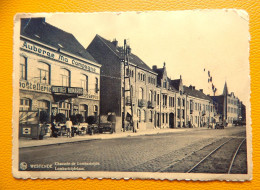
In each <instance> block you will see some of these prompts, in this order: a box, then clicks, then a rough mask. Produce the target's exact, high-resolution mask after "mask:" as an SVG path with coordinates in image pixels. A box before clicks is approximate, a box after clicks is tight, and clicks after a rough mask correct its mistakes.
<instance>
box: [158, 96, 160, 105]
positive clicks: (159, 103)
mask: <svg viewBox="0 0 260 190" xmlns="http://www.w3.org/2000/svg"><path fill="white" fill-rule="evenodd" d="M157 105H158V106H159V105H160V94H157Z"/></svg>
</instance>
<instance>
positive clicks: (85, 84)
mask: <svg viewBox="0 0 260 190" xmlns="http://www.w3.org/2000/svg"><path fill="white" fill-rule="evenodd" d="M81 87H82V88H83V89H84V90H85V91H88V76H87V75H82V77H81Z"/></svg>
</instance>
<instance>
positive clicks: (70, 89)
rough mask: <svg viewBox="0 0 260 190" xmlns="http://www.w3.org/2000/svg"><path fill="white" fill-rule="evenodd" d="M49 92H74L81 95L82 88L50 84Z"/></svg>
mask: <svg viewBox="0 0 260 190" xmlns="http://www.w3.org/2000/svg"><path fill="white" fill-rule="evenodd" d="M51 92H52V93H53V94H76V95H79V96H80V95H83V88H78V87H66V86H52V88H51Z"/></svg>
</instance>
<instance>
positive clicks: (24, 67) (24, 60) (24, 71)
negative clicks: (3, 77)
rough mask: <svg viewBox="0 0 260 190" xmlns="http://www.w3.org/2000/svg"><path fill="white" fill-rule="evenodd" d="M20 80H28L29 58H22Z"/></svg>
mask: <svg viewBox="0 0 260 190" xmlns="http://www.w3.org/2000/svg"><path fill="white" fill-rule="evenodd" d="M20 79H21V80H27V58H26V57H24V56H21V57H20Z"/></svg>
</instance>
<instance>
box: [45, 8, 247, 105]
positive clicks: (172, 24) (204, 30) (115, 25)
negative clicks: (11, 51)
mask: <svg viewBox="0 0 260 190" xmlns="http://www.w3.org/2000/svg"><path fill="white" fill-rule="evenodd" d="M241 14H242V16H241ZM241 14H240V15H239V14H237V13H236V11H234V10H203V11H198V10H197V11H177V12H142V13H135V12H128V13H120V14H119V13H89V14H75V13H73V14H54V15H52V16H50V15H46V22H48V23H50V24H52V25H54V26H56V27H58V28H61V29H63V30H64V31H66V32H69V33H72V34H73V35H74V36H75V37H76V38H77V40H78V41H79V42H80V43H81V44H82V45H83V46H84V47H85V48H86V47H87V46H88V45H89V43H90V42H91V41H92V40H93V38H94V37H95V35H96V34H99V35H100V36H102V37H104V38H106V39H108V40H113V39H114V38H116V39H117V40H118V41H119V45H123V40H124V39H127V41H128V43H129V44H130V46H131V48H132V53H134V54H136V55H137V56H139V57H140V58H141V59H142V60H143V61H144V62H145V63H146V64H147V65H149V66H150V67H152V66H153V65H157V66H158V67H162V66H163V62H166V68H167V74H168V76H169V77H171V78H172V79H176V78H179V77H180V75H182V79H183V83H184V84H185V85H187V86H188V85H190V84H192V85H193V86H196V89H200V88H203V89H204V92H205V93H206V94H208V93H210V94H211V95H212V91H211V90H210V89H211V86H212V84H211V83H208V71H210V75H211V76H212V78H213V84H214V85H215V87H216V88H217V93H216V95H219V94H222V92H223V87H224V83H225V81H227V84H228V89H229V92H231V91H232V92H234V93H235V95H236V96H238V97H239V98H240V99H241V100H242V101H243V102H245V101H246V100H247V101H248V100H249V25H248V17H247V15H246V14H245V13H244V12H241ZM204 69H205V71H204Z"/></svg>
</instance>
